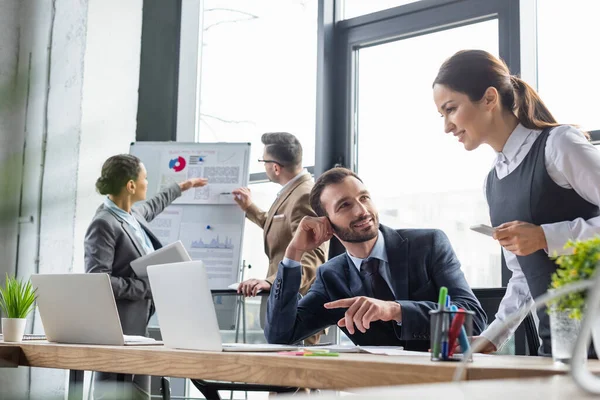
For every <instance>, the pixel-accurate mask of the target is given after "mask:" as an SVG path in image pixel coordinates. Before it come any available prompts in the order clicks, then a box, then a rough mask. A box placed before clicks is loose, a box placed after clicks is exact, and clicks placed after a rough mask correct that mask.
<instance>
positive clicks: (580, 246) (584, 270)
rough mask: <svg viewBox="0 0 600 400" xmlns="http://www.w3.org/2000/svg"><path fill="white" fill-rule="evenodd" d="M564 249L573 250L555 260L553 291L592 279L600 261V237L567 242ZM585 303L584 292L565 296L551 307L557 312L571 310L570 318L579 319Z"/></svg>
mask: <svg viewBox="0 0 600 400" xmlns="http://www.w3.org/2000/svg"><path fill="white" fill-rule="evenodd" d="M565 249H573V253H572V254H567V255H562V256H559V257H557V258H556V263H557V264H558V269H557V270H556V272H555V273H554V274H552V283H551V288H553V289H557V288H559V287H561V286H565V285H567V284H569V283H573V282H578V281H582V280H586V279H590V278H592V276H593V275H594V272H595V271H596V266H597V265H598V262H599V261H600V237H598V236H596V237H594V238H592V239H588V240H583V241H581V240H578V241H576V242H573V241H571V240H569V241H568V242H567V244H565ZM585 301H586V292H585V291H582V292H577V293H571V294H569V295H566V296H564V297H562V298H561V299H558V300H556V301H554V302H553V303H552V305H553V306H555V307H556V309H557V310H558V311H566V310H571V311H570V313H569V317H570V318H573V319H581V316H582V312H583V309H584V307H585Z"/></svg>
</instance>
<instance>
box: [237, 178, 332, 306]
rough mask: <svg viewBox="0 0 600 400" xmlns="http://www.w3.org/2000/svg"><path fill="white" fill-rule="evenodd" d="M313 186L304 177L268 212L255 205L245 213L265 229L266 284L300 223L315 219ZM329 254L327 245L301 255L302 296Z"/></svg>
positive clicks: (271, 277)
mask: <svg viewBox="0 0 600 400" xmlns="http://www.w3.org/2000/svg"><path fill="white" fill-rule="evenodd" d="M313 185H314V184H313V182H312V178H311V176H310V175H309V174H306V175H303V176H301V177H300V178H298V179H297V180H296V181H295V182H294V183H292V184H291V185H289V186H288V187H286V188H285V189H284V190H283V192H282V193H281V194H280V195H279V197H278V198H277V200H275V202H274V203H273V205H272V206H271V208H270V209H269V211H268V212H264V211H262V210H261V209H259V208H258V207H257V206H256V205H254V204H252V205H251V206H250V207H248V209H247V210H246V217H248V219H249V220H250V221H252V222H254V223H255V224H256V225H258V226H260V227H261V228H262V229H263V232H264V242H265V254H266V255H267V257H269V270H268V273H267V281H269V282H270V283H271V284H272V283H273V280H274V279H275V276H276V275H277V268H278V266H279V262H280V261H281V260H283V257H284V256H285V250H286V248H287V246H288V244H289V243H290V242H291V241H292V238H293V237H294V233H295V232H296V228H298V225H299V224H300V221H301V220H302V218H303V217H304V216H306V215H309V216H313V217H314V216H316V214H315V212H314V211H313V210H312V208H311V207H310V203H309V201H308V198H309V195H310V190H311V189H312V187H313ZM328 251H329V242H325V243H323V244H322V245H321V246H319V247H318V248H316V249H315V250H313V251H310V252H306V253H304V256H302V261H301V263H302V283H301V285H300V293H302V294H303V295H304V294H306V292H308V289H309V288H310V285H312V283H313V281H314V280H315V274H316V270H317V267H318V266H319V265H321V264H323V263H324V262H325V261H327V255H328Z"/></svg>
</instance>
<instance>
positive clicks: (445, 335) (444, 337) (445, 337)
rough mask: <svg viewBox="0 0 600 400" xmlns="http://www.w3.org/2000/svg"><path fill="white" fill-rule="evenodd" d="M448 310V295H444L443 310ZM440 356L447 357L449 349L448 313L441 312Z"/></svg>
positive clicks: (445, 358)
mask: <svg viewBox="0 0 600 400" xmlns="http://www.w3.org/2000/svg"><path fill="white" fill-rule="evenodd" d="M449 310H450V295H446V301H445V303H444V311H449ZM442 318H443V319H442V358H443V359H444V360H447V359H448V356H449V355H450V349H449V345H450V343H449V341H450V337H449V335H450V333H449V330H450V318H451V316H450V314H445V313H443V314H442Z"/></svg>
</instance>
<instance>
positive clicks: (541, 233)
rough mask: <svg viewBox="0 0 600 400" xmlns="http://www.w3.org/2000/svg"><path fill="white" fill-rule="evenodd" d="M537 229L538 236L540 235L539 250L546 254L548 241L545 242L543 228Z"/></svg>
mask: <svg viewBox="0 0 600 400" xmlns="http://www.w3.org/2000/svg"><path fill="white" fill-rule="evenodd" d="M538 229H539V235H540V239H539V240H540V245H539V247H540V250H544V251H546V252H548V240H546V232H544V228H542V226H541V225H540V226H538Z"/></svg>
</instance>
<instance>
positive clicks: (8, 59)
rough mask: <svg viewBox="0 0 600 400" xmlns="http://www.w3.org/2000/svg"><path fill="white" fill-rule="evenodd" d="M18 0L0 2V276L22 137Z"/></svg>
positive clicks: (8, 245)
mask: <svg viewBox="0 0 600 400" xmlns="http://www.w3.org/2000/svg"><path fill="white" fill-rule="evenodd" d="M18 17H19V0H2V1H0V192H1V193H2V197H1V198H0V255H2V262H1V263H0V276H4V273H5V272H13V271H14V264H15V257H16V247H17V241H16V238H17V219H16V214H17V210H18V202H19V191H20V190H19V187H20V176H18V173H19V166H20V165H21V163H22V162H21V160H22V158H23V156H22V151H23V137H22V135H20V134H19V132H18V128H17V127H16V124H17V120H18V116H19V114H20V111H21V109H20V107H19V106H18V102H19V99H18V98H17V94H18V90H17V62H18V50H19V29H18V28H19V26H18Z"/></svg>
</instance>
